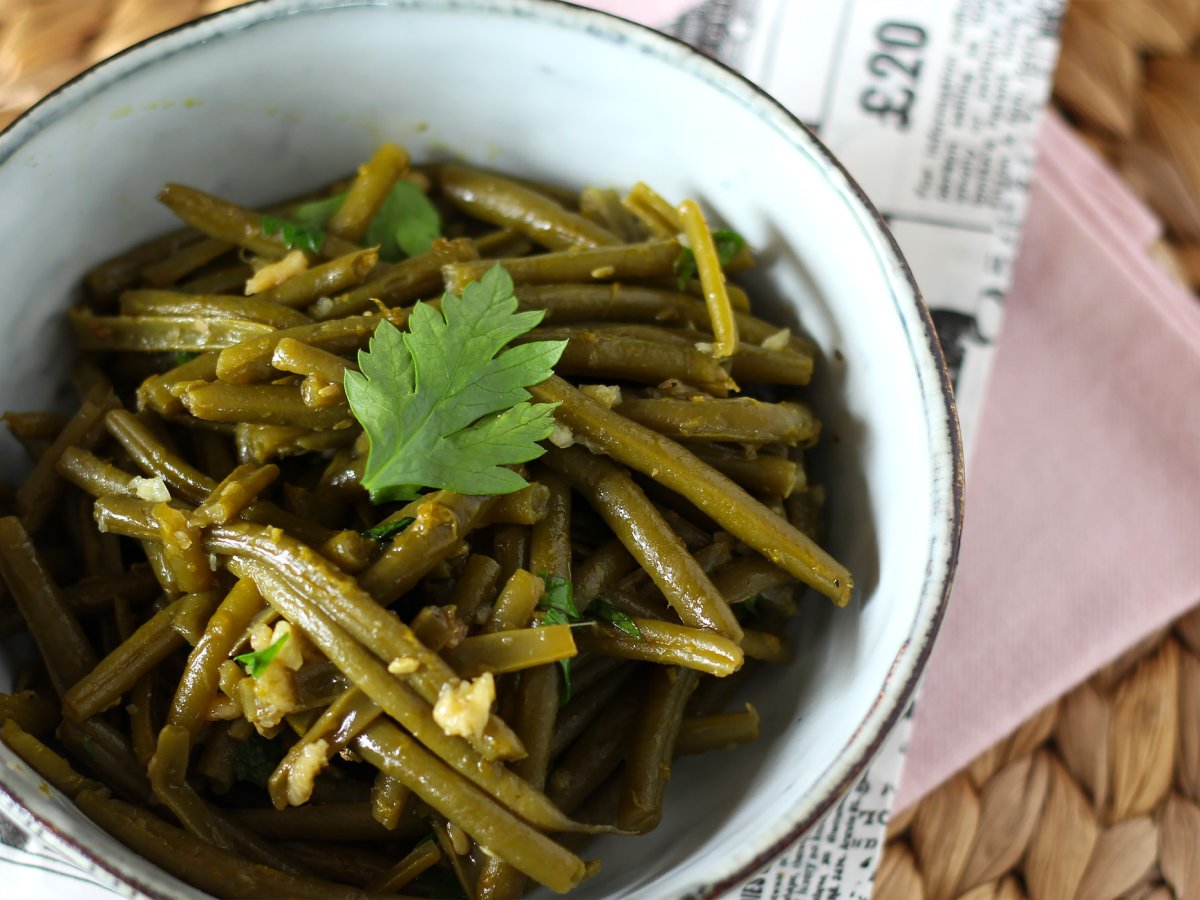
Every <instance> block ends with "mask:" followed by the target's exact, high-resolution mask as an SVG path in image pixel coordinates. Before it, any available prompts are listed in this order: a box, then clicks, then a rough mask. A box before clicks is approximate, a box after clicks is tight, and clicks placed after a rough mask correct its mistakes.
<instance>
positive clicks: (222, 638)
mask: <svg viewBox="0 0 1200 900" xmlns="http://www.w3.org/2000/svg"><path fill="white" fill-rule="evenodd" d="M264 605H265V602H264V601H263V599H262V596H261V595H260V594H259V592H258V589H257V588H256V587H255V586H254V582H252V581H250V580H248V579H244V578H243V579H241V580H239V581H238V582H236V583H235V584H234V586H233V587H232V588H231V589H230V591H229V593H228V594H226V595H225V599H223V600H222V601H221V603H220V605H219V606H217V608H216V611H215V612H213V614H212V616H211V617H210V618H209V620H208V626H207V627H206V628H205V629H204V634H203V635H202V636H201V637H200V640H199V641H197V642H196V646H195V647H193V648H192V652H191V655H189V657H188V661H187V665H186V666H185V667H184V670H183V677H182V678H181V679H180V682H179V687H178V688H176V690H175V697H174V699H173V700H172V701H171V708H170V712H169V713H168V716H167V722H168V723H169V724H171V725H177V726H181V727H183V728H186V729H187V732H188V735H189V736H190V739H191V741H192V743H195V742H196V740H197V739H198V738H199V735H200V732H201V731H202V730H203V729H204V727H205V726H206V725H207V721H206V717H207V715H208V710H209V707H211V706H212V702H213V700H214V699H215V698H216V696H217V685H218V682H219V680H220V674H219V671H218V670H219V668H220V665H221V663H222V662H224V661H225V660H227V659H228V658H229V655H230V653H231V652H232V651H233V648H234V647H235V646H236V644H237V642H238V641H240V639H241V636H242V633H243V632H244V631H245V630H246V627H247V626H248V625H249V624H250V620H251V619H252V618H253V617H254V616H255V615H256V614H257V613H258V612H259V611H260V610H261V609H262V608H263V607H264Z"/></svg>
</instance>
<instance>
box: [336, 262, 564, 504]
mask: <svg viewBox="0 0 1200 900" xmlns="http://www.w3.org/2000/svg"><path fill="white" fill-rule="evenodd" d="M542 316H543V312H542V311H541V310H536V311H530V312H522V313H519V312H517V299H516V297H515V296H513V283H512V279H511V278H510V277H509V275H508V273H507V272H505V271H504V269H502V268H500V267H499V266H493V267H492V268H491V269H490V270H489V271H488V272H487V274H486V275H484V276H483V278H482V279H480V280H479V281H478V282H472V283H471V284H469V285H467V287H466V289H465V290H464V291H463V294H462V297H461V298H459V297H456V296H454V295H453V294H451V293H446V294H445V295H444V296H443V297H442V304H441V310H440V311H439V310H437V309H435V308H434V307H432V306H430V305H428V304H426V303H420V302H418V303H417V304H416V306H414V307H413V311H412V314H411V316H410V317H409V320H408V331H407V332H403V333H402V332H401V331H400V330H399V329H398V328H396V327H395V326H394V325H392V324H391V323H390V322H388V321H387V320H386V319H384V320H382V321H380V323H379V326H378V327H377V328H376V329H375V334H374V335H373V336H372V338H371V343H370V347H369V348H368V349H367V350H365V351H359V354H358V365H359V369H360V370H361V371H359V372H354V371H347V372H346V376H345V388H346V398H347V400H349V402H350V409H351V411H352V412H353V413H354V415H355V417H356V418H357V419H358V421H359V422H360V423H361V424H362V426H363V428H364V429H365V431H366V433H367V437H368V439H369V440H370V450H369V451H368V454H367V465H366V468H365V470H364V472H363V476H362V485H363V487H365V488H366V489H367V490H368V491H369V492H370V495H371V500H372V501H374V502H375V503H383V502H386V501H390V500H413V499H415V498H416V497H417V494H418V491H419V490H420V488H422V487H429V488H439V489H442V490H450V491H456V492H458V493H460V494H508V493H511V492H513V491H518V490H520V489H521V488H523V487H525V479H524V478H522V477H521V476H520V475H518V474H517V473H516V472H514V471H512V469H509V468H507V466H509V465H512V464H514V463H522V462H528V461H529V460H531V459H537V458H538V457H539V456H541V455H542V454H543V453H545V452H546V450H545V448H544V447H542V446H540V445H539V444H538V441H541V440H544V439H545V438H547V437H549V436H550V432H551V430H553V427H554V417H553V415H552V413H553V410H554V406H555V404H553V403H530V402H529V392H528V391H527V390H525V388H526V386H528V385H531V384H538V383H539V382H541V381H544V380H546V379H547V378H549V377H550V375H551V374H552V373H553V371H554V364H555V363H556V362H558V358H559V357H560V356H561V355H562V352H563V348H564V347H566V341H533V342H531V343H528V344H519V345H518V346H515V347H511V348H509V349H507V350H504V352H502V353H501V352H500V351H501V350H503V348H504V347H505V345H507V344H508V343H509V341H511V340H513V338H516V337H519V336H521V335H523V334H525V333H526V332H527V331H529V330H530V329H532V328H533V327H534V326H535V325H537V323H538V322H540V321H541V320H542ZM497 354H498V355H497Z"/></svg>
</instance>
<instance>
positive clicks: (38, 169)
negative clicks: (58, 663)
mask: <svg viewBox="0 0 1200 900" xmlns="http://www.w3.org/2000/svg"><path fill="white" fill-rule="evenodd" d="M382 139H390V140H394V141H397V142H399V143H401V144H403V145H405V146H407V147H408V148H409V149H410V150H411V151H412V153H413V156H414V157H415V158H417V159H431V158H447V157H450V156H456V157H460V158H465V159H467V160H470V161H474V162H478V163H483V164H486V165H488V166H492V167H496V168H499V169H503V170H506V171H509V172H514V173H518V174H526V175H531V176H536V177H538V178H541V179H544V180H548V181H554V182H559V183H562V184H567V185H574V186H583V185H585V184H599V185H611V186H622V187H624V186H628V185H630V184H632V183H633V182H635V181H637V180H639V179H644V180H647V181H649V182H651V183H652V184H654V185H655V186H656V187H657V188H658V189H659V190H660V191H662V192H663V193H664V194H666V195H667V196H670V197H684V196H693V197H697V198H699V199H700V200H701V201H702V202H703V203H704V205H705V206H706V208H707V209H709V210H711V211H712V213H713V214H714V215H715V217H716V218H718V219H720V220H723V221H724V222H726V223H730V224H732V225H733V226H734V227H736V228H737V229H738V230H740V231H741V232H742V233H743V234H745V235H746V236H747V238H748V239H749V241H750V243H751V245H752V246H754V247H755V248H756V250H757V251H758V258H759V260H760V263H761V265H760V267H759V269H758V271H757V272H756V273H755V274H754V275H753V277H752V281H753V282H754V283H753V284H752V285H751V287H752V288H753V295H754V296H755V297H756V298H761V301H760V307H759V312H760V313H762V314H763V315H766V316H768V317H772V318H775V319H776V320H777V321H779V322H780V323H782V324H787V325H790V326H793V327H798V328H799V329H800V330H801V331H803V332H804V333H806V334H808V335H809V336H810V337H812V338H813V339H814V340H815V341H816V343H817V344H818V345H819V346H820V347H821V348H822V353H823V358H822V359H821V360H820V364H819V368H818V372H817V377H816V381H815V385H814V388H813V390H812V393H811V398H812V401H813V403H814V405H815V406H816V407H817V408H818V411H819V413H820V414H821V415H822V417H823V419H824V420H825V423H826V428H825V434H826V440H825V441H824V444H823V450H822V452H821V453H820V454H818V455H817V456H816V459H815V465H816V467H817V469H818V472H819V477H820V478H821V480H823V481H824V482H825V483H826V484H827V485H828V491H829V496H830V498H831V500H830V504H829V508H830V510H831V533H830V538H829V544H830V546H831V549H832V550H833V552H834V554H835V555H836V556H838V557H839V558H840V559H841V560H842V561H843V562H845V563H846V564H847V565H849V567H850V568H851V570H852V571H853V572H854V573H855V577H856V580H857V592H856V595H855V599H854V601H853V603H852V604H851V606H850V608H848V609H845V610H834V609H832V608H831V607H829V605H828V603H827V602H825V601H823V600H820V599H816V598H812V599H809V600H807V601H806V603H805V604H804V614H803V617H802V619H801V620H800V621H799V622H798V623H797V626H796V629H795V631H796V634H795V640H796V643H797V653H796V656H795V660H794V661H793V662H792V663H791V664H790V666H788V667H786V668H782V669H776V668H772V670H771V671H770V672H769V673H767V672H762V673H760V676H761V677H759V678H758V680H757V681H755V682H754V683H753V684H752V685H751V691H752V695H753V700H754V703H755V705H756V706H757V707H758V709H759V710H760V712H761V714H762V720H763V732H764V734H763V738H762V740H761V741H760V742H759V743H757V744H756V745H754V746H752V747H747V748H743V749H741V750H739V751H736V752H729V753H724V754H715V755H710V756H707V757H699V758H692V759H685V760H682V761H681V762H680V763H679V764H678V765H677V766H676V769H675V773H674V777H673V778H672V781H671V785H670V789H669V791H668V794H667V803H666V806H667V812H666V816H665V818H664V820H663V823H662V825H661V826H660V827H659V828H658V830H657V831H655V832H654V833H653V834H652V835H651V836H649V837H646V838H638V839H628V838H624V839H623V838H607V839H604V840H601V841H598V842H597V843H596V844H594V845H593V846H592V847H591V848H590V850H589V854H595V855H599V856H600V857H601V858H602V860H603V867H602V869H601V872H600V874H599V875H598V876H597V877H595V878H593V879H591V880H589V881H588V882H586V883H585V884H584V885H583V886H581V888H580V889H579V891H578V894H577V896H579V897H587V898H595V897H635V896H636V897H647V898H655V900H661V898H668V897H685V896H686V897H699V896H711V895H713V894H715V893H717V892H719V891H720V890H722V889H724V888H727V887H730V886H732V885H734V884H736V883H738V882H739V880H741V879H744V878H746V877H748V876H749V875H750V874H752V873H753V872H754V871H755V869H756V868H757V867H759V866H761V865H762V864H764V863H765V862H767V861H768V860H770V859H771V858H772V856H773V855H774V854H776V853H778V852H779V851H780V850H782V849H783V848H784V847H786V846H787V845H788V844H790V843H791V842H792V841H794V840H796V839H797V838H799V837H800V836H802V835H803V834H804V833H805V831H806V830H807V829H809V828H810V827H811V826H812V824H813V823H814V822H816V821H817V820H818V819H819V817H820V816H821V815H822V814H823V813H825V812H826V811H827V810H829V809H830V807H831V806H832V805H833V804H834V803H835V802H836V801H837V799H838V798H839V796H840V795H841V794H842V792H843V791H844V790H846V788H847V787H848V786H849V785H850V784H851V783H852V782H853V781H854V780H855V778H856V777H857V776H858V775H859V774H861V773H862V771H863V770H864V768H865V767H866V766H867V764H868V763H869V762H870V760H871V758H872V756H873V754H874V753H875V751H876V750H877V749H878V747H879V746H880V743H881V742H882V741H883V739H884V737H885V735H886V734H887V733H888V731H889V729H890V728H891V727H892V726H893V725H894V724H895V722H896V721H897V719H898V718H899V716H900V715H901V713H902V711H903V709H904V707H905V706H906V704H907V702H908V700H909V699H910V697H911V696H912V693H913V690H914V687H915V686H916V684H917V682H918V680H919V677H920V674H921V670H922V667H923V665H924V663H925V660H926V659H927V657H928V655H929V651H930V647H931V645H932V643H933V640H934V636H935V635H936V633H937V629H938V623H939V621H940V619H941V616H942V612H943V609H944V606H945V603H946V597H947V593H948V591H949V587H950V581H951V577H952V573H953V568H954V561H955V555H956V551H957V546H958V536H959V528H960V519H961V509H962V469H961V449H960V445H959V439H958V431H957V424H956V420H955V413H954V408H953V403H952V400H951V394H950V388H949V386H948V382H947V378H946V374H945V369H944V366H943V363H942V359H941V355H940V352H939V349H938V345H937V341H936V338H935V337H934V331H933V328H932V326H931V324H930V320H929V316H928V314H927V312H926V310H925V307H924V305H923V304H922V302H921V298H920V296H919V293H918V291H917V288H916V286H915V285H914V283H913V280H912V276H911V274H910V273H909V270H908V268H907V266H906V265H905V263H904V260H903V259H902V257H901V255H900V253H899V251H898V250H897V248H896V245H895V243H894V242H893V240H892V238H891V236H890V234H889V233H888V231H887V228H886V227H885V225H884V223H883V221H882V220H881V219H880V217H879V215H878V213H877V212H876V211H875V210H874V209H873V208H872V206H871V204H870V203H869V201H868V200H867V199H866V198H865V197H864V196H863V195H862V193H861V191H860V190H859V188H858V187H857V185H855V183H854V182H853V181H852V180H851V179H850V177H849V176H848V175H847V174H846V172H845V171H844V170H843V169H842V168H841V166H840V165H839V164H838V163H837V161H836V160H835V159H834V158H833V157H832V156H831V155H830V153H829V151H827V150H826V149H825V148H824V147H823V146H822V145H821V144H820V143H819V142H818V141H817V140H816V139H815V138H814V137H813V135H812V134H810V133H809V132H808V131H807V130H806V129H805V128H804V127H803V126H802V125H801V124H800V123H799V122H798V121H797V120H796V119H794V118H793V117H792V116H791V115H789V114H788V113H787V112H786V111H785V110H784V109H783V108H782V107H781V106H780V105H779V104H778V103H776V102H775V101H774V100H772V99H771V98H770V97H769V96H767V95H766V94H764V93H763V92H762V91H760V90H758V89H757V88H755V87H754V86H753V85H751V84H749V83H748V82H746V81H745V80H743V79H742V78H740V77H739V76H738V75H736V74H735V73H733V72H731V71H729V70H727V69H725V68H722V67H721V66H720V65H719V64H717V63H715V62H713V61H712V60H710V59H708V58H706V57H704V56H702V55H701V54H699V53H697V52H695V51H693V50H691V49H689V48H688V47H686V46H684V45H682V44H680V43H677V42H675V41H673V40H671V39H669V38H665V37H663V36H661V35H658V34H656V33H653V32H651V31H649V30H646V29H644V28H641V27H639V26H636V25H632V24H630V23H628V22H624V21H621V20H618V19H614V18H611V17H609V16H606V15H603V14H600V13H595V12H592V11H588V10H584V9H580V8H577V7H574V6H570V5H567V4H564V3H558V2H551V0H345V2H339V0H262V2H257V3H251V4H249V5H246V6H242V7H238V8H235V9H233V10H230V11H227V12H224V13H220V14H217V15H215V16H212V17H209V18H207V19H203V20H200V21H197V22H193V23H191V24H188V25H185V26H183V27H180V28H177V29H175V30H174V31H170V32H168V33H166V34H163V35H160V36H159V37H156V38H154V39H152V40H149V41H147V42H145V43H142V44H140V45H138V46H136V47H134V48H132V49H131V50H128V51H126V52H124V53H122V54H119V55H118V56H116V57H114V58H113V59H110V60H107V61H105V62H103V63H101V64H100V65H98V66H96V67H95V68H93V69H91V70H90V71H88V72H87V73H85V74H84V75H82V76H80V77H79V78H77V79H75V80H74V81H72V82H71V83H70V84H68V85H67V86H65V87H64V88H62V89H60V90H58V91H56V92H55V93H54V94H52V95H51V96H50V97H48V98H46V99H45V100H44V101H42V102H41V103H40V104H39V105H38V106H36V107H35V108H34V109H33V110H31V111H30V112H29V113H27V114H26V115H25V116H23V117H22V118H20V119H18V120H17V121H16V122H14V123H13V124H12V126H11V127H10V128H9V129H8V130H7V131H6V132H5V133H4V134H3V135H0V197H2V198H3V203H0V234H3V235H4V240H3V241H0V271H3V272H4V280H5V291H4V294H3V296H2V297H0V347H2V349H3V354H2V357H0V358H2V359H3V366H4V378H3V379H0V409H36V408H41V407H46V406H51V405H54V404H56V403H58V402H61V401H62V400H63V399H64V397H65V396H66V392H65V380H66V377H65V376H66V372H67V368H68V364H69V362H70V359H71V352H72V351H71V349H70V346H69V342H68V341H67V339H66V334H65V328H64V326H63V324H62V320H61V312H62V310H63V308H64V307H65V306H66V305H67V304H68V303H70V302H71V301H72V298H73V297H75V296H76V293H77V286H78V284H79V282H80V278H81V276H82V275H83V273H84V271H85V270H86V269H87V268H88V267H89V266H90V265H91V264H94V263H95V262H97V261H98V260H100V259H102V258H104V257H107V256H109V255H111V254H113V253H114V252H117V251H120V250H122V249H124V248H125V247H127V246H129V245H130V244H132V243H134V242H136V241H138V240H140V239H143V238H145V237H147V236H150V235H153V234H155V233H157V232H160V231H163V230H165V229H168V228H170V227H172V224H173V223H172V218H171V216H170V215H169V214H168V213H167V212H166V211H165V210H164V209H163V208H162V207H160V206H158V205H157V204H156V203H155V202H154V195H155V192H156V190H157V189H158V188H159V186H160V185H162V184H163V183H164V182H166V181H169V180H179V181H185V182H188V183H190V184H195V185H196V186H198V187H201V188H204V189H206V190H209V191H212V192H215V193H217V194H219V195H226V196H230V197H233V198H238V199H241V200H243V201H245V202H258V201H266V200H269V199H274V198H277V197H280V196H286V195H289V194H293V193H295V192H296V190H297V189H300V188H304V187H307V186H310V185H315V184H319V183H322V182H323V181H327V180H328V179H330V178H331V177H334V176H337V175H340V174H342V173H344V172H347V171H350V170H351V169H352V168H353V166H354V165H355V164H356V163H357V162H359V161H360V160H362V159H364V158H365V157H366V156H367V155H369V153H370V152H371V151H372V149H373V148H374V147H375V145H376V144H377V143H378V142H379V141H380V140H382ZM5 441H7V438H5ZM21 466H22V462H21V457H20V454H19V453H18V451H17V448H16V447H15V445H13V444H12V443H11V442H7V443H5V444H4V445H3V447H2V448H0V467H2V469H3V475H4V476H5V477H7V478H9V479H12V478H16V477H19V476H20V473H21ZM20 652H21V648H20V647H9V648H6V649H5V650H3V651H0V689H4V688H7V687H9V686H10V684H11V679H12V677H13V673H14V672H15V668H16V664H17V659H18V656H19V655H20ZM39 785H40V779H38V778H37V777H36V776H35V775H33V774H32V773H31V772H30V771H29V770H28V769H27V768H26V767H25V766H24V765H23V764H22V763H20V761H19V760H17V759H16V758H15V757H14V756H13V754H12V753H11V752H9V751H8V750H7V748H4V747H2V746H0V807H2V808H3V810H4V812H5V814H6V815H8V816H10V817H12V818H14V819H15V820H16V821H18V822H19V823H20V824H21V825H23V826H24V827H26V828H28V829H30V830H32V831H35V832H37V833H38V834H39V835H41V836H42V837H44V838H45V839H46V840H47V841H49V842H50V843H51V844H53V845H54V846H56V847H58V848H60V849H61V850H63V851H64V852H66V853H67V854H68V855H69V856H71V857H72V858H74V859H76V860H78V861H79V863H80V864H81V865H82V866H84V868H86V869H88V870H89V871H91V872H92V873H93V874H94V876H95V877H96V878H97V879H99V880H102V881H104V882H105V883H106V884H109V885H111V886H113V887H114V889H116V890H118V891H120V892H122V893H125V894H128V895H137V894H138V893H139V892H140V893H142V894H146V895H150V896H160V897H196V896H199V894H198V893H197V892H196V891H195V890H193V889H191V888H189V887H187V886H186V885H183V884H181V883H180V882H178V881H176V880H175V879H174V878H172V877H170V876H169V875H167V874H165V873H164V872H162V871H161V870H159V869H157V868H156V867H154V866H152V865H151V864H149V863H147V862H146V861H144V860H143V859H141V858H139V857H138V856H137V855H136V854H134V853H133V852H132V851H130V850H128V849H126V848H125V847H124V846H122V845H120V844H119V843H117V842H116V841H114V840H113V839H111V838H109V837H108V836H107V835H106V834H104V833H103V832H102V831H100V830H99V829H98V828H96V827H95V826H93V825H92V824H91V823H90V822H89V821H88V820H87V819H85V818H84V817H83V816H82V815H80V814H79V813H78V811H77V810H76V809H75V808H74V807H73V806H72V804H71V803H70V802H68V801H67V800H65V799H64V798H62V797H60V796H58V795H57V794H55V793H53V792H49V791H46V790H44V789H40V788H39Z"/></svg>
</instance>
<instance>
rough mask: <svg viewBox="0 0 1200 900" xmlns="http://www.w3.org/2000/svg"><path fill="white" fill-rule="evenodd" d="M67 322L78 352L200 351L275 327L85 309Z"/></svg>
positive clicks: (240, 321)
mask: <svg viewBox="0 0 1200 900" xmlns="http://www.w3.org/2000/svg"><path fill="white" fill-rule="evenodd" d="M67 321H68V322H70V324H71V330H72V332H73V333H74V335H75V343H76V344H77V345H78V346H79V349H81V350H99V351H103V352H110V353H111V352H115V351H121V350H133V351H137V352H139V353H161V352H164V351H168V350H170V351H174V350H179V351H196V352H199V351H204V350H220V349H221V348H223V347H232V346H234V345H235V344H238V343H240V342H242V341H248V340H251V339H253V338H256V337H259V336H260V335H266V334H271V333H272V332H274V331H275V328H274V327H273V326H271V325H264V324H263V323H261V322H251V321H249V320H245V319H204V320H197V319H194V318H190V317H187V316H97V315H95V314H93V313H92V312H90V311H89V310H85V309H77V308H76V309H71V310H68V311H67Z"/></svg>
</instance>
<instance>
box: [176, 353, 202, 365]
mask: <svg viewBox="0 0 1200 900" xmlns="http://www.w3.org/2000/svg"><path fill="white" fill-rule="evenodd" d="M199 355H200V354H199V353H193V352H191V351H190V350H177V351H175V352H174V353H172V354H171V365H173V366H182V365H183V364H184V363H186V362H191V361H192V360H193V359H195V358H196V357H197V356H199Z"/></svg>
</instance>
